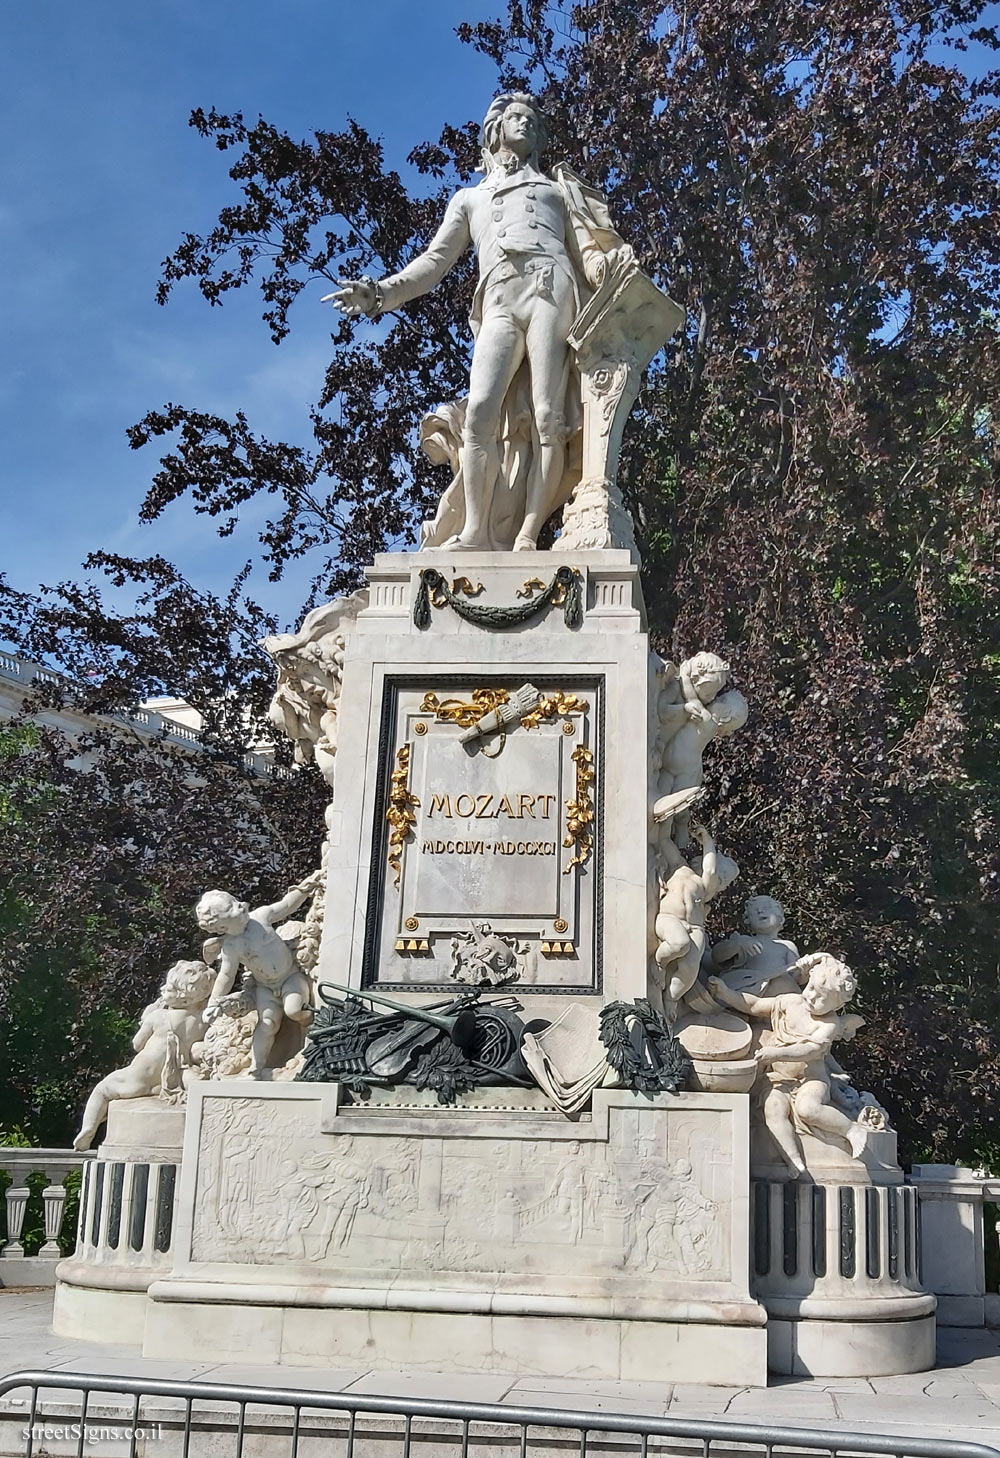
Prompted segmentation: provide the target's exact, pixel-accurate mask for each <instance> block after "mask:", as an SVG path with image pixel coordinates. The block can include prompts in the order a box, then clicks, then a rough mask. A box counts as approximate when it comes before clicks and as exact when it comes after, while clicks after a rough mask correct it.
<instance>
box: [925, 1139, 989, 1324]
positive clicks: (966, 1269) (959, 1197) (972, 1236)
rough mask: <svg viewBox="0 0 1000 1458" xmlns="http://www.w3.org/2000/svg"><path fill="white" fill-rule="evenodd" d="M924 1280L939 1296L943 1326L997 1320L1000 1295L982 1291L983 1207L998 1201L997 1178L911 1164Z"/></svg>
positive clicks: (957, 1167) (953, 1167) (943, 1166)
mask: <svg viewBox="0 0 1000 1458" xmlns="http://www.w3.org/2000/svg"><path fill="white" fill-rule="evenodd" d="M909 1182H910V1184H911V1185H912V1186H913V1187H914V1188H915V1189H916V1191H917V1193H918V1195H919V1197H920V1213H921V1223H922V1225H923V1237H924V1238H923V1249H924V1281H925V1283H926V1285H927V1288H928V1290H930V1291H933V1292H934V1294H935V1295H936V1296H937V1298H938V1323H939V1325H941V1326H984V1325H987V1324H988V1325H997V1324H1000V1297H998V1296H997V1294H996V1293H995V1292H992V1293H991V1292H988V1291H987V1289H986V1240H987V1232H986V1218H985V1206H986V1204H988V1203H989V1202H991V1201H998V1200H1000V1179H994V1178H992V1177H991V1176H990V1175H987V1174H984V1173H983V1172H982V1171H980V1170H971V1169H964V1168H963V1167H962V1166H961V1165H955V1164H915V1165H914V1166H913V1169H912V1171H911V1173H910V1175H909Z"/></svg>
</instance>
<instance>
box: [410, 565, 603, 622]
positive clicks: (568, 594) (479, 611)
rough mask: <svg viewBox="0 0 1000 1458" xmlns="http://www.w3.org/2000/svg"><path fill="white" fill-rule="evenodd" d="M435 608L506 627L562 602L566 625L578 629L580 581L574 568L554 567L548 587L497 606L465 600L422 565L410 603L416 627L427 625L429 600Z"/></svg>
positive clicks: (476, 620) (526, 619)
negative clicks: (521, 600) (450, 610)
mask: <svg viewBox="0 0 1000 1458" xmlns="http://www.w3.org/2000/svg"><path fill="white" fill-rule="evenodd" d="M432 602H433V604H434V606H435V607H444V606H446V605H447V606H448V607H450V608H452V609H453V610H454V611H455V612H456V613H458V616H459V617H460V618H463V619H464V620H465V622H467V623H475V624H476V626H477V627H480V628H509V627H513V626H514V624H515V623H526V622H528V621H529V620H530V619H531V618H533V617H536V616H537V615H538V613H540V612H541V611H542V610H543V609H544V608H547V607H548V606H549V605H550V604H555V605H556V606H559V605H561V606H562V610H563V619H564V621H565V623H566V626H567V628H578V627H579V626H580V624H581V623H582V622H583V584H582V581H581V578H580V573H579V572H578V571H577V569H576V568H575V567H557V568H556V571H555V574H554V576H553V578H552V581H551V582H550V583H549V585H548V587H545V588H543V589H542V591H541V592H540V593H539V594H538V596H537V597H532V598H531V599H530V600H529V601H527V602H521V603H516V604H515V605H514V606H513V607H497V606H491V605H490V604H488V603H478V602H468V601H466V600H465V599H464V598H462V597H460V596H459V595H458V594H457V593H455V592H453V591H452V590H451V588H450V587H449V586H448V582H447V579H446V578H445V577H444V576H443V574H442V573H440V572H439V571H438V570H437V568H436V567H425V568H424V569H423V570H422V572H421V573H420V586H419V587H418V588H417V596H416V600H415V602H414V604H413V622H414V625H415V626H416V627H418V628H429V627H430V622H431V603H432Z"/></svg>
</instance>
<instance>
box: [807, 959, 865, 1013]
mask: <svg viewBox="0 0 1000 1458" xmlns="http://www.w3.org/2000/svg"><path fill="white" fill-rule="evenodd" d="M856 988H857V983H856V981H855V979H854V973H853V972H852V971H851V969H850V967H848V966H847V964H846V963H845V962H839V961H838V960H837V958H836V957H831V956H829V955H828V954H826V953H824V954H823V956H822V958H821V960H819V961H818V962H817V963H816V964H815V965H814V966H813V967H812V968H811V969H810V972H809V980H808V982H807V983H806V985H805V987H804V988H803V989H802V1001H803V1002H804V1003H805V1005H806V1007H807V1008H808V1009H809V1011H810V1012H811V1013H815V1014H816V1016H817V1017H823V1016H824V1015H826V1014H828V1013H832V1012H837V1010H838V1009H839V1008H842V1007H844V1006H845V1005H846V1004H847V1003H849V1002H850V1000H851V998H852V997H853V996H854V993H855V990H856Z"/></svg>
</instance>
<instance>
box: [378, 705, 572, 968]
mask: <svg viewBox="0 0 1000 1458" xmlns="http://www.w3.org/2000/svg"><path fill="white" fill-rule="evenodd" d="M390 692H391V693H392V694H393V703H394V711H393V725H392V733H391V735H390V739H389V747H388V752H387V762H386V763H385V764H383V766H382V767H381V771H380V772H381V773H383V774H384V775H385V776H386V783H387V795H386V799H387V808H386V812H385V825H384V827H383V828H382V837H381V838H382V842H383V846H384V849H383V851H382V852H381V854H380V856H379V858H378V862H377V864H376V865H375V866H374V867H373V875H374V876H375V877H376V878H377V880H376V884H377V887H378V898H377V899H378V903H379V916H378V921H379V939H378V946H377V948H376V947H374V946H373V947H372V948H371V951H370V955H369V959H368V964H367V967H366V974H365V976H366V982H367V984H368V985H376V984H379V985H382V986H384V987H407V986H410V985H414V984H416V985H423V986H427V987H435V986H447V985H449V977H450V969H451V966H452V962H453V957H452V939H453V938H454V937H464V936H468V935H469V934H470V933H471V932H472V930H473V928H482V927H483V926H488V927H489V928H490V931H491V933H492V934H494V935H498V936H502V937H504V938H507V939H508V940H509V941H510V942H511V943H512V944H514V943H517V944H518V946H519V951H520V953H521V954H522V955H521V967H522V971H521V975H520V978H519V983H520V986H522V987H523V988H524V989H525V990H531V989H533V988H542V987H544V988H546V989H551V988H555V989H565V990H567V991H570V990H572V991H581V990H585V991H594V990H596V982H597V957H596V949H595V928H596V925H597V915H596V907H597V899H598V891H597V888H598V874H599V866H600V834H601V827H600V813H599V803H600V797H599V794H598V792H597V782H598V775H599V773H600V745H599V743H598V739H599V730H600V724H599V686H598V685H597V684H596V683H595V682H594V681H593V680H589V681H587V680H581V681H579V682H575V681H569V680H566V679H560V680H559V681H558V683H555V682H552V681H546V679H545V678H544V677H543V676H541V677H536V678H535V679H534V680H532V682H531V683H530V684H529V685H527V686H526V685H525V682H524V679H522V678H518V679H517V680H516V681H514V680H510V681H507V680H502V681H501V680H497V681H493V680H491V681H488V682H487V683H484V684H483V685H481V686H480V687H478V688H475V687H470V686H469V685H468V681H467V680H466V681H465V682H464V683H463V684H461V685H460V684H457V683H454V682H450V681H449V680H448V679H447V677H446V676H445V677H442V678H438V679H434V680H433V681H431V680H429V679H428V680H427V681H426V683H421V685H420V686H419V687H413V686H412V685H410V684H406V685H401V686H397V687H390ZM519 694H522V697H521V698H520V699H519V698H518V695H519ZM491 705H492V707H491ZM522 706H527V707H524V708H523V712H521V710H522ZM512 709H517V711H518V712H517V713H516V714H515V715H514V717H509V718H508V721H507V722H506V723H503V722H500V721H502V720H503V717H504V715H505V714H506V715H508V716H509V715H510V714H511V711H512ZM479 730H482V731H483V732H482V733H479V732H478V731H479Z"/></svg>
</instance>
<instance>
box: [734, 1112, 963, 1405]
mask: <svg viewBox="0 0 1000 1458" xmlns="http://www.w3.org/2000/svg"><path fill="white" fill-rule="evenodd" d="M800 1139H801V1142H802V1150H803V1155H804V1156H805V1159H806V1162H807V1164H808V1167H809V1176H808V1178H803V1179H798V1180H791V1179H789V1178H788V1175H787V1171H785V1170H784V1168H783V1167H782V1166H780V1165H778V1164H777V1163H776V1162H775V1163H769V1162H766V1156H767V1154H768V1153H769V1151H770V1149H771V1148H772V1147H773V1146H771V1145H770V1139H769V1136H768V1135H767V1134H766V1131H764V1130H762V1129H755V1130H754V1148H755V1151H756V1152H757V1154H758V1155H763V1156H765V1158H762V1159H761V1161H760V1162H759V1163H758V1162H757V1161H756V1160H755V1163H754V1180H753V1203H752V1227H753V1271H754V1276H753V1290H754V1292H755V1294H756V1295H757V1296H758V1297H759V1298H760V1300H761V1301H762V1302H763V1303H764V1305H765V1307H766V1308H767V1314H768V1327H767V1330H768V1364H769V1366H770V1369H771V1371H773V1372H781V1373H794V1374H796V1375H801V1376H810V1377H875V1376H891V1375H895V1374H897V1373H903V1372H923V1371H926V1370H927V1369H929V1368H930V1367H933V1365H934V1352H935V1320H934V1310H935V1300H934V1297H933V1295H930V1294H928V1292H927V1290H926V1288H925V1286H924V1284H923V1281H922V1279H921V1222H920V1210H919V1206H918V1203H917V1199H916V1192H915V1191H914V1190H912V1189H911V1188H909V1187H908V1186H907V1185H904V1184H903V1176H902V1172H901V1170H900V1169H899V1167H898V1166H897V1164H896V1158H895V1156H896V1136H895V1134H894V1133H893V1132H892V1131H889V1130H886V1131H873V1133H872V1135H871V1136H870V1140H869V1148H868V1149H867V1150H866V1151H865V1156H864V1159H862V1160H856V1159H851V1158H850V1157H849V1156H848V1155H847V1154H846V1153H845V1152H843V1151H841V1150H839V1149H837V1148H836V1147H835V1146H833V1145H832V1144H827V1143H825V1142H823V1141H821V1140H819V1139H815V1138H813V1137H812V1136H810V1135H808V1134H801V1135H800Z"/></svg>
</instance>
